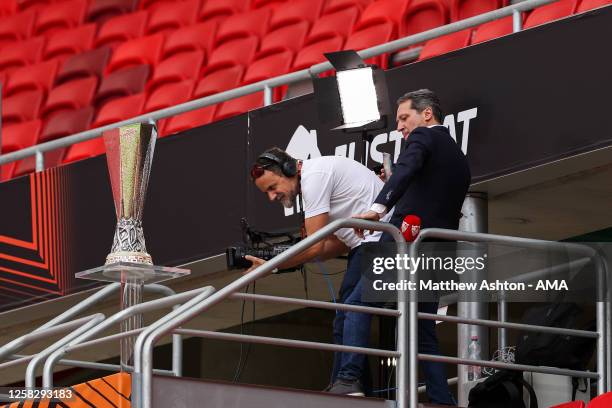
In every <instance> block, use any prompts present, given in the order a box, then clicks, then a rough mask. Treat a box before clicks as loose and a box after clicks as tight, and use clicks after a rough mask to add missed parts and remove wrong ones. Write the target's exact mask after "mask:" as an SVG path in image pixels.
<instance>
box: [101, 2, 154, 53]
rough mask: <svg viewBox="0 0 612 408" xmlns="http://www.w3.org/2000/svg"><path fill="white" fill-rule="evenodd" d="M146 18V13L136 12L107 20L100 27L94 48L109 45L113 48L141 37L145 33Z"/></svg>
mask: <svg viewBox="0 0 612 408" xmlns="http://www.w3.org/2000/svg"><path fill="white" fill-rule="evenodd" d="M148 16H149V14H148V13H147V12H146V11H137V12H135V13H130V14H124V15H121V16H117V17H113V18H111V19H109V20H108V21H106V22H105V23H104V24H102V27H100V30H99V31H98V35H97V37H96V41H95V46H96V47H101V46H103V45H109V46H111V47H113V48H114V47H116V46H117V45H119V44H121V43H123V42H124V41H127V40H132V39H134V38H138V37H141V36H142V35H144V33H145V29H146V27H147V18H148Z"/></svg>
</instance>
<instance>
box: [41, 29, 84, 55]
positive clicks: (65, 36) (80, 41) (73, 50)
mask: <svg viewBox="0 0 612 408" xmlns="http://www.w3.org/2000/svg"><path fill="white" fill-rule="evenodd" d="M95 36H96V25H95V24H85V25H82V26H79V27H77V28H73V29H70V30H64V31H59V32H57V33H55V34H53V35H52V36H51V37H50V38H49V39H48V40H47V45H46V46H45V52H44V53H43V59H46V60H48V59H52V58H60V59H64V60H65V59H66V58H67V57H69V56H71V55H73V54H78V53H80V52H83V51H87V50H89V49H91V47H92V46H93V42H94V38H95Z"/></svg>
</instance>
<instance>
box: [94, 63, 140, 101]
mask: <svg viewBox="0 0 612 408" xmlns="http://www.w3.org/2000/svg"><path fill="white" fill-rule="evenodd" d="M150 75H151V67H150V66H149V65H137V66H135V67H130V68H126V69H122V70H119V71H116V72H113V73H112V74H110V75H107V76H105V77H103V78H102V82H101V83H100V87H99V88H98V92H97V94H96V96H95V98H94V104H95V106H97V107H100V106H102V105H103V104H104V103H106V102H108V101H109V100H111V99H114V98H119V97H122V96H128V95H133V94H136V93H140V92H143V91H144V90H145V86H146V84H147V81H148V80H149V76H150Z"/></svg>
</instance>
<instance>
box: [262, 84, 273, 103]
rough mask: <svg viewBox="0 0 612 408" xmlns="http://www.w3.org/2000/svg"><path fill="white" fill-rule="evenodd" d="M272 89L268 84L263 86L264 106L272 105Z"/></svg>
mask: <svg viewBox="0 0 612 408" xmlns="http://www.w3.org/2000/svg"><path fill="white" fill-rule="evenodd" d="M272 89H273V88H272V87H271V86H270V85H266V86H265V87H264V106H269V105H272Z"/></svg>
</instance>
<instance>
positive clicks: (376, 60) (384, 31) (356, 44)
mask: <svg viewBox="0 0 612 408" xmlns="http://www.w3.org/2000/svg"><path fill="white" fill-rule="evenodd" d="M394 32H395V28H394V26H393V24H391V23H390V22H383V23H380V24H376V25H370V26H367V27H365V28H362V29H360V30H358V31H355V32H354V33H352V34H351V35H350V36H349V38H348V40H347V41H346V44H345V45H344V48H345V49H347V50H362V49H364V48H369V47H372V46H374V45H378V44H383V43H386V42H389V41H391V40H392V39H394V36H393V33H394ZM388 59H389V57H388V55H387V54H383V55H379V56H377V57H373V58H369V59H367V60H366V62H367V63H368V64H376V65H378V66H380V67H382V68H383V69H386V68H387V67H388V66H389V64H388Z"/></svg>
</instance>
